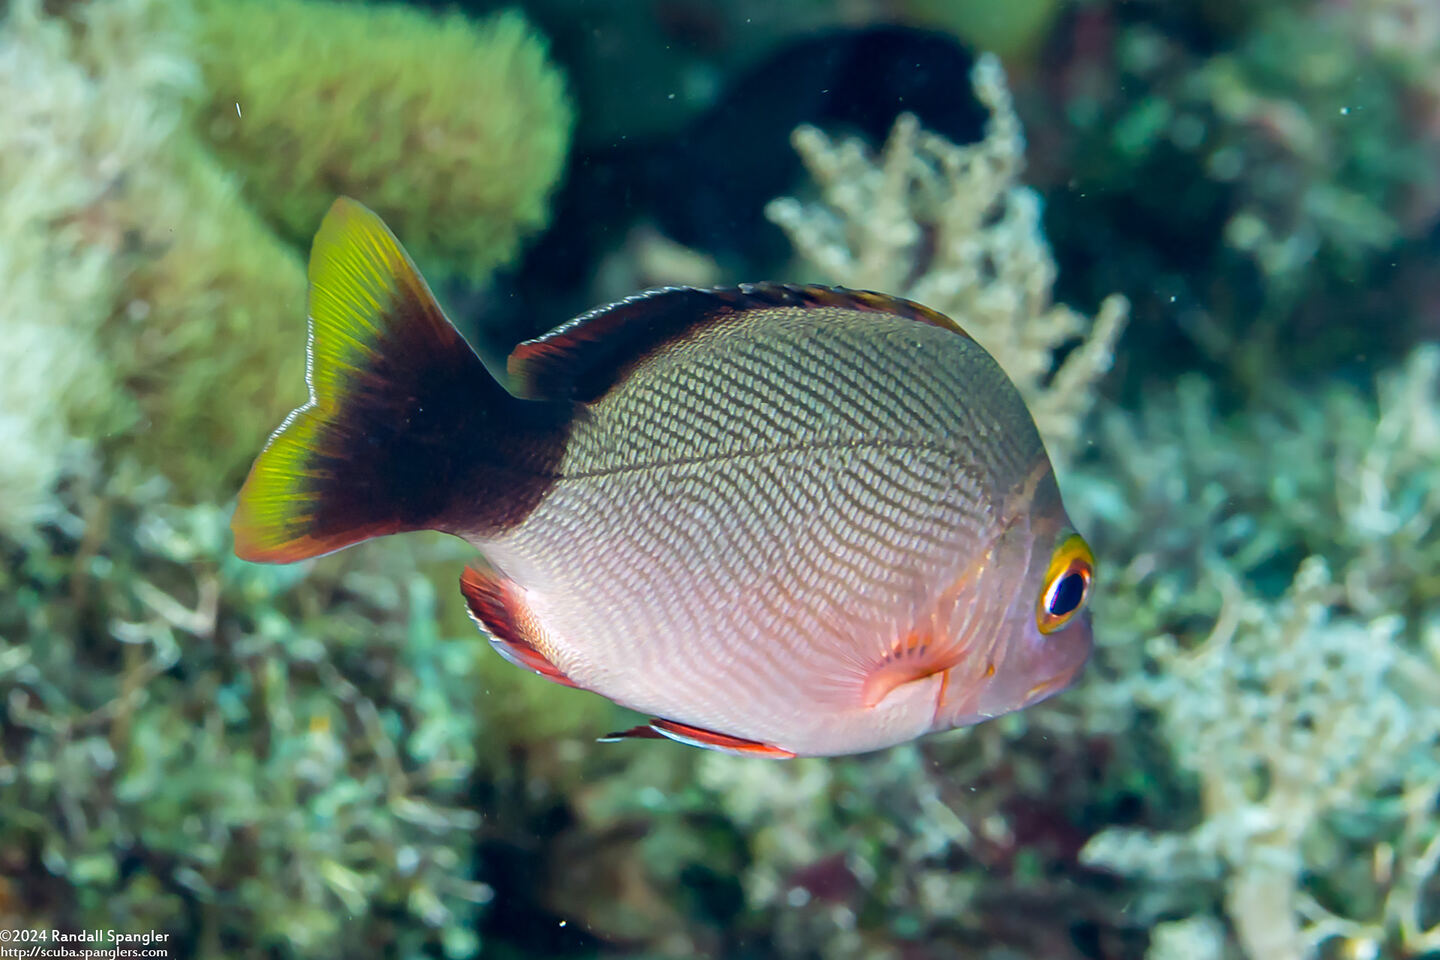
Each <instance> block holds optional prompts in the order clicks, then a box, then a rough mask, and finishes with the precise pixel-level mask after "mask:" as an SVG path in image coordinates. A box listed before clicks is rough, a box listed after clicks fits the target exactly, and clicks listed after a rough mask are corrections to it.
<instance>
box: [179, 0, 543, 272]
mask: <svg viewBox="0 0 1440 960" xmlns="http://www.w3.org/2000/svg"><path fill="white" fill-rule="evenodd" d="M199 10H200V13H199V17H198V21H199V39H198V47H197V53H196V56H197V58H198V60H199V62H200V65H201V67H202V69H203V72H204V77H205V90H206V98H205V102H204V104H203V105H201V107H200V108H199V110H198V118H197V122H198V128H199V130H200V133H201V135H202V136H203V137H204V138H205V140H206V141H207V142H208V143H209V144H210V145H211V146H212V148H213V149H214V151H215V153H216V154H217V155H218V156H219V158H220V159H221V161H222V162H224V163H225V164H226V165H227V166H228V167H229V168H230V169H233V170H235V171H236V172H237V173H238V175H239V177H240V180H241V182H242V185H243V191H244V193H245V196H246V198H247V199H248V200H249V201H250V202H251V203H253V204H254V205H255V206H256V207H257V208H258V209H259V210H260V211H261V212H262V213H263V215H264V216H265V217H266V219H267V220H268V221H269V222H270V223H272V224H273V225H274V226H275V227H276V228H277V229H278V230H280V231H281V232H282V233H283V234H284V235H285V236H287V237H289V238H291V239H292V240H295V241H297V242H305V241H308V239H309V237H310V235H311V233H313V232H314V229H315V225H316V224H317V223H319V222H320V217H321V216H322V215H323V214H324V213H325V210H326V209H327V208H328V207H329V206H330V202H331V201H332V200H334V198H335V196H336V194H348V195H352V196H355V197H359V198H362V199H363V200H364V202H365V203H366V205H368V206H370V207H371V208H372V209H374V210H375V211H376V212H377V213H379V214H380V215H381V216H382V217H384V218H385V220H386V221H387V222H388V223H389V224H390V226H391V228H392V229H394V230H395V231H396V232H397V233H398V234H399V235H400V236H403V237H404V238H405V242H406V245H407V247H408V248H409V249H410V250H411V251H412V252H413V254H414V256H415V257H416V258H417V259H418V260H420V261H421V263H422V264H424V265H425V267H426V268H427V269H430V270H432V271H434V270H439V269H448V270H452V271H456V272H459V273H463V274H465V275H466V276H467V277H469V278H471V279H474V280H483V279H484V278H485V277H486V276H487V275H488V274H489V272H490V271H491V270H492V269H493V268H494V267H495V266H496V265H498V264H501V263H504V262H506V261H507V260H509V259H510V258H511V257H512V256H513V255H514V253H515V252H516V250H517V249H518V247H519V243H520V240H521V238H523V237H524V236H526V235H527V234H530V233H533V232H534V231H535V230H536V229H538V228H539V227H541V226H543V225H544V223H545V220H546V215H547V209H546V199H547V195H548V193H549V190H550V187H551V186H552V185H553V184H554V182H555V180H556V179H557V178H558V177H559V175H560V171H561V168H562V165H563V163H564V160H565V153H566V148H567V146H568V144H569V137H570V127H571V124H572V112H571V108H570V104H569V101H568V100H567V99H566V96H565V90H564V81H563V79H562V78H561V76H560V74H559V72H558V71H557V70H556V69H555V68H554V67H553V66H552V65H551V64H550V63H549V62H548V60H547V59H546V54H545V45H544V43H543V42H542V41H541V40H540V38H539V37H538V36H537V35H536V34H535V33H533V32H532V31H531V29H530V27H529V26H528V25H527V24H526V22H525V20H524V19H523V18H522V17H521V16H520V15H519V14H517V13H507V14H503V15H500V16H497V17H495V18H494V19H492V20H490V21H489V22H487V23H485V24H483V25H481V26H476V25H475V24H473V23H472V22H471V21H470V20H468V19H466V18H465V17H463V16H461V15H460V14H458V13H452V14H450V15H448V16H444V17H438V18H431V17H428V16H426V15H424V14H423V13H421V12H420V11H417V10H415V9H414V8H412V7H405V6H399V5H394V6H379V5H354V4H341V3H333V2H325V0H284V2H278V3H277V2H272V0H204V2H201V3H200V4H199Z"/></svg>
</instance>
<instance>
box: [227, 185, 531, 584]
mask: <svg viewBox="0 0 1440 960" xmlns="http://www.w3.org/2000/svg"><path fill="white" fill-rule="evenodd" d="M309 308H310V309H309V312H310V341H309V348H308V349H309V364H308V368H307V373H306V380H307V381H308V383H309V387H310V399H309V400H308V401H307V402H306V403H305V405H304V406H302V407H300V408H299V409H298V410H296V411H295V412H294V413H292V414H291V415H290V416H289V417H288V418H286V420H285V422H284V423H283V424H281V426H280V429H278V430H277V431H275V434H274V435H273V436H272V437H271V438H270V442H269V443H268V444H267V445H266V447H265V449H264V451H263V452H262V453H261V454H260V456H259V458H258V459H256V461H255V465H254V466H253V467H252V468H251V469H250V476H249V477H248V478H247V479H246V481H245V485H244V487H242V488H241V490H240V499H239V503H238V505H237V506H236V509H235V516H234V518H233V519H232V521H231V529H232V530H233V531H234V534H235V552H236V553H237V554H238V555H239V556H240V557H242V558H243V559H246V560H255V561H262V562H268V563H290V562H293V561H296V560H303V559H306V558H308V557H315V556H319V555H320V554H324V553H329V552H331V551H333V550H338V549H340V548H341V547H345V546H349V545H350V544H352V543H357V542H359V541H361V540H366V539H369V538H371V537H378V536H383V535H385V534H390V533H400V532H403V531H407V530H422V529H438V530H447V531H450V532H466V531H467V530H471V529H476V528H483V527H485V526H486V525H491V526H493V525H494V523H495V522H496V521H497V518H503V517H504V516H507V515H510V514H513V513H514V512H515V511H516V510H522V511H523V510H524V507H525V504H526V503H527V502H529V501H530V500H533V499H534V495H535V490H534V489H533V487H534V486H535V484H536V483H539V482H541V481H540V480H539V479H537V478H538V477H539V475H541V474H543V473H544V465H545V463H546V462H548V460H550V459H551V458H550V457H548V456H547V451H546V449H536V447H537V446H538V447H541V448H544V447H546V445H547V444H551V445H553V442H554V441H555V437H554V436H550V435H549V434H553V433H554V431H553V430H551V431H544V432H542V433H541V434H537V433H535V432H533V431H531V432H526V427H527V425H533V424H534V423H535V421H536V419H537V417H536V411H535V410H534V409H533V408H534V407H536V406H537V405H536V404H534V403H528V402H526V401H522V400H517V399H516V398H514V397H512V396H511V395H510V394H509V393H508V392H506V391H505V390H504V389H503V388H502V387H501V386H500V384H498V383H496V382H495V380H494V378H492V377H491V376H490V373H489V372H488V371H487V370H486V369H485V367H484V365H483V364H482V363H481V362H480V359H479V358H478V357H477V356H476V355H475V353H474V351H473V350H471V349H470V345H469V344H467V343H466V342H465V339H464V338H463V337H461V336H460V333H459V331H457V330H456V329H455V328H454V327H453V326H452V325H451V324H450V321H449V320H448V319H446V317H445V314H444V312H443V311H442V310H441V309H440V306H439V304H438V303H436V301H435V298H434V296H433V295H432V294H431V293H430V289H429V287H428V286H426V284H425V280H424V278H422V277H421V276H420V273H419V271H418V270H416V268H415V265H414V264H413V263H412V262H411V261H410V258H409V257H408V256H407V255H406V253H405V251H404V249H403V248H402V247H401V246H400V243H399V241H397V240H396V239H395V237H394V235H393V234H391V233H390V231H389V229H387V228H386V226H385V224H384V223H383V222H382V221H381V220H380V218H379V217H377V216H376V215H375V214H374V213H372V212H370V211H369V210H368V209H366V208H365V207H364V206H362V205H361V204H359V203H356V202H355V201H353V200H349V199H346V198H343V197H342V198H341V199H339V200H336V201H335V203H334V205H333V206H332V207H331V208H330V212H329V213H328V214H326V216H325V220H324V222H323V223H322V224H321V225H320V231H319V232H318V233H317V234H316V235H315V243H314V246H313V248H312V249H311V253H310V303H309ZM541 419H548V420H552V421H553V420H554V419H555V418H554V417H553V416H551V417H548V418H545V417H542V418H541ZM522 454H523V455H522ZM517 460H518V461H519V462H520V463H521V465H522V466H523V467H524V468H525V469H520V470H518V471H517V469H516V462H515V461H517ZM506 461H510V462H508V463H507V462H506ZM507 467H508V469H507Z"/></svg>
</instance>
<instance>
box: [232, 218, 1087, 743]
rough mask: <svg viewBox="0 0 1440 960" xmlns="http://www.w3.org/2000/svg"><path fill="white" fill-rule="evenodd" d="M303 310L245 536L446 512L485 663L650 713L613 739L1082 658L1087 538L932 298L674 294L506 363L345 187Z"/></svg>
mask: <svg viewBox="0 0 1440 960" xmlns="http://www.w3.org/2000/svg"><path fill="white" fill-rule="evenodd" d="M309 310H310V341H309V370H308V376H307V380H308V383H309V387H310V399H309V400H308V401H307V402H306V403H305V404H304V406H302V407H300V408H299V409H298V410H296V411H295V412H294V413H292V414H291V415H290V416H289V417H288V418H287V419H286V420H285V422H284V423H283V424H282V425H281V426H280V428H279V429H278V430H277V431H276V432H275V434H274V435H273V436H272V437H271V439H270V441H269V443H268V445H267V446H266V447H265V449H264V451H263V452H262V453H261V454H260V456H259V458H258V459H257V460H256V462H255V465H254V467H253V468H252V469H251V472H250V475H249V478H248V479H247V480H246V482H245V486H244V488H243V489H242V490H241V492H240V497H239V503H238V506H237V508H236V511H235V516H234V520H233V524H232V527H233V530H234V534H235V550H236V553H238V554H239V555H240V556H241V557H243V558H245V559H247V560H255V561H264V562H272V563H288V562H292V561H297V560H302V559H305V558H308V557H314V556H318V555H320V554H324V553H329V552H331V551H333V550H338V549H340V548H342V547H345V546H348V545H350V544H353V543H357V542H359V541H361V540H365V539H368V538H371V537H378V536H383V535H386V534H393V533H400V532H403V531H409V530H426V529H429V530H443V531H445V532H447V533H451V534H454V535H456V536H459V537H463V538H464V539H466V540H467V541H469V542H470V543H471V544H473V545H474V546H475V547H476V548H477V549H478V550H479V552H480V554H481V556H482V557H483V563H481V564H478V565H476V566H474V567H471V568H469V569H467V570H466V571H465V573H464V575H463V576H462V578H461V581H460V587H461V591H462V593H463V594H464V597H465V601H466V603H467V604H468V607H469V610H470V613H471V615H472V616H473V618H474V619H475V621H476V623H477V624H478V625H479V626H480V628H481V629H482V630H483V632H484V633H485V634H486V635H487V636H488V637H489V639H490V641H491V643H492V644H493V645H494V647H495V649H496V650H498V651H499V652H500V654H501V655H502V656H504V657H505V658H506V659H507V660H509V661H511V662H512V663H515V664H517V665H519V666H521V667H524V668H526V669H529V670H532V671H534V672H535V673H538V674H540V675H542V676H544V677H547V678H549V679H550V680H553V681H555V682H556V683H561V684H566V685H569V686H572V687H579V688H582V689H585V690H591V691H594V692H596V693H600V694H602V695H604V696H606V697H608V698H610V699H611V700H613V701H615V702H616V703H619V704H621V705H623V706H626V707H630V708H632V709H635V710H638V711H642V712H644V713H648V714H653V715H654V719H652V720H650V721H649V723H648V724H644V725H641V726H639V727H636V728H634V729H632V730H626V731H623V732H621V733H617V734H612V735H611V736H610V737H608V738H604V739H620V738H625V737H661V736H663V737H669V738H672V739H675V740H679V741H682V742H685V743H691V744H695V745H697V746H702V747H711V748H715V749H720V750H727V751H731V752H735V753H740V754H748V755H757V756H770V757H791V756H797V755H837V754H849V753H858V752H862V751H867V750H873V749H878V748H881V747H886V746H890V745H893V744H897V743H901V742H904V741H907V740H910V739H912V738H914V737H917V736H919V735H921V734H924V733H928V732H931V731H938V730H946V729H950V728H952V727H957V726H962V725H965V724H969V723H974V722H977V721H979V720H982V719H985V718H987V717H993V716H996V715H998V714H1002V713H1006V712H1009V711H1012V710H1016V709H1019V708H1021V707H1023V706H1025V705H1027V704H1031V703H1034V702H1035V701H1037V700H1040V699H1043V698H1045V697H1047V696H1049V695H1051V694H1053V693H1055V692H1057V691H1058V690H1060V689H1062V688H1064V687H1065V686H1067V685H1068V684H1069V683H1070V682H1071V681H1072V680H1073V679H1074V677H1075V676H1076V674H1077V673H1078V672H1079V671H1080V669H1081V667H1082V666H1083V664H1084V662H1085V660H1086V659H1087V657H1088V656H1089V653H1090V649H1091V635H1090V625H1089V622H1088V615H1087V614H1086V613H1084V612H1083V610H1084V606H1085V601H1086V599H1087V595H1088V593H1089V591H1090V584H1091V579H1092V575H1093V570H1094V560H1093V558H1092V556H1091V553H1090V550H1089V548H1088V547H1087V546H1086V544H1085V541H1084V540H1083V539H1081V537H1080V536H1079V535H1078V534H1077V533H1076V532H1075V531H1074V529H1073V527H1072V526H1071V524H1070V522H1069V520H1068V518H1067V517H1066V514H1065V509H1064V507H1063V505H1062V504H1061V500H1060V493H1059V490H1058V488H1057V486H1056V483H1055V477H1054V474H1053V472H1052V469H1051V465H1050V461H1049V458H1048V457H1047V456H1046V453H1045V449H1044V446H1043V445H1042V443H1041V440H1040V437H1039V435H1038V434H1037V432H1036V429H1035V425H1034V423H1033V421H1032V420H1031V418H1030V415H1029V413H1028V411H1027V410H1026V409H1025V405H1024V403H1023V402H1022V400H1021V398H1020V396H1019V394H1018V393H1017V391H1016V389H1015V387H1014V385H1013V384H1011V382H1010V381H1009V380H1008V379H1007V378H1006V376H1005V374H1004V373H1003V372H1002V371H1001V370H1000V367H999V366H998V365H997V364H996V363H995V361H994V360H993V359H992V358H991V357H990V356H989V355H988V354H987V353H986V352H985V351H984V350H983V349H982V348H981V347H980V346H979V344H977V343H976V342H975V341H974V340H972V339H971V338H970V337H969V336H967V335H966V334H965V333H964V332H963V331H962V330H961V329H960V327H959V326H957V325H956V324H955V323H954V322H953V321H951V320H950V319H948V318H947V317H944V316H942V315H941V314H939V313H936V312H935V311H932V310H930V309H927V308H926V307H923V306H920V305H919V304H915V303H911V302H909V301H905V300H901V299H898V298H894V297H888V296H884V295H881V294H877V293H865V292H857V291H850V290H843V289H836V288H828V287H819V286H792V285H786V284H764V283H762V284H748V285H742V286H738V287H733V288H728V289H714V290H700V289H693V288H666V289H662V290H655V291H651V292H648V293H643V294H639V295H636V296H633V297H630V298H628V299H625V300H622V301H620V302H619V303H615V304H612V305H610V306H607V307H602V308H599V309H596V310H594V311H592V312H590V313H587V314H585V315H583V316H581V317H578V318H576V319H574V320H571V321H569V322H568V323H565V324H563V325H561V326H560V327H558V328H556V329H555V330H553V331H551V332H550V333H548V334H546V335H544V336H542V337H539V338H537V339H534V340H530V341H527V342H525V343H522V344H520V345H519V346H518V347H516V348H515V349H514V351H513V352H512V353H511V354H510V356H509V359H508V362H507V368H506V372H505V376H506V379H507V382H505V383H503V384H502V383H501V382H499V380H497V378H496V377H495V376H493V375H492V374H491V373H490V372H489V370H487V368H486V367H485V366H484V365H483V364H482V363H481V361H480V360H479V358H478V357H477V356H476V354H475V353H474V352H473V351H472V350H471V348H470V347H469V345H468V344H467V343H466V342H465V340H464V339H463V338H462V337H461V335H460V334H459V332H458V331H456V329H455V328H454V327H453V326H452V325H451V324H450V322H449V320H448V319H447V318H446V317H445V315H444V313H443V312H442V310H441V308H440V306H439V305H438V304H437V303H436V301H435V298H434V297H433V296H432V295H431V293H430V290H429V288H428V287H427V286H426V283H425V281H424V279H423V278H422V277H421V276H420V274H419V272H418V271H417V270H416V268H415V266H414V264H413V263H412V262H411V261H410V259H409V257H408V256H407V255H406V253H405V251H404V250H403V248H402V247H401V246H400V244H399V242H398V241H397V240H396V239H395V237H394V236H393V235H392V234H391V233H390V232H389V230H388V229H387V228H386V227H385V225H384V224H383V223H382V222H381V221H380V219H379V218H378V217H377V216H375V215H374V214H373V213H371V212H370V211H369V210H367V209H366V208H365V207H363V206H361V205H360V204H358V203H356V202H354V201H352V200H348V199H345V198H341V199H340V200H337V201H336V202H335V205H334V206H333V207H332V208H331V210H330V212H329V214H328V215H327V216H326V217H325V220H324V222H323V223H322V224H321V227H320V230H319V233H318V234H317V235H316V237H315V242H314V247H313V249H312V252H311V258H310V300H309Z"/></svg>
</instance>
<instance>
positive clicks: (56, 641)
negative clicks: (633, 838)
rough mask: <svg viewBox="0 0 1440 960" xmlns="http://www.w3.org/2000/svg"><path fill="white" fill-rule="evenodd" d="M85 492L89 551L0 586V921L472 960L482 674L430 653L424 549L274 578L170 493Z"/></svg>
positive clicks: (78, 536)
mask: <svg viewBox="0 0 1440 960" xmlns="http://www.w3.org/2000/svg"><path fill="white" fill-rule="evenodd" d="M101 484H104V485H103V486H100V485H101ZM70 491H71V495H70V496H69V497H67V504H68V506H69V507H70V509H71V510H84V511H85V514H86V515H85V516H84V517H83V518H80V517H77V518H76V523H75V524H74V529H75V531H76V533H75V535H74V536H56V537H54V538H52V540H51V541H50V545H49V548H48V549H45V548H41V547H39V546H32V547H31V548H29V549H28V550H26V551H25V552H24V553H23V554H17V552H16V551H15V550H14V548H13V547H11V546H10V545H8V544H7V545H5V546H4V551H5V552H4V556H5V559H6V563H5V564H4V566H3V568H0V570H3V573H0V577H3V580H0V597H3V599H0V637H4V638H6V639H4V640H3V641H0V691H3V703H4V704H5V707H4V711H5V712H4V717H5V720H4V725H3V729H4V731H5V735H4V739H3V743H0V809H3V810H5V811H6V813H5V815H4V816H3V817H0V874H3V875H4V876H6V877H15V878H21V879H18V880H11V881H9V882H8V884H7V889H6V890H5V891H4V893H5V896H3V897H0V903H4V904H6V906H4V907H0V913H3V914H5V915H6V919H7V922H9V923H11V924H12V925H14V924H17V923H19V922H20V921H22V920H23V921H25V922H26V923H28V924H29V925H31V926H38V925H43V926H45V927H47V928H58V929H89V928H94V927H97V926H99V927H111V928H116V929H122V930H134V929H154V930H166V931H169V932H171V934H172V935H173V936H175V937H176V938H177V939H178V940H179V941H180V943H179V945H178V946H177V948H176V949H179V950H183V951H185V952H186V953H187V954H188V955H197V956H216V955H221V954H222V953H223V954H224V955H227V956H236V955H239V956H256V955H266V951H269V950H277V949H283V950H284V951H286V952H287V953H288V955H296V956H314V957H323V956H336V957H339V956H353V955H355V954H356V953H360V952H365V951H366V949H367V946H366V945H367V944H370V943H373V942H377V941H383V942H388V943H392V944H394V945H395V947H396V949H398V950H400V951H401V952H402V954H409V953H411V952H413V951H415V950H417V949H419V948H420V947H421V946H423V945H427V944H428V945H430V946H432V947H434V948H437V949H438V948H440V947H441V946H443V947H444V950H445V952H446V954H447V955H449V956H456V957H462V956H469V955H471V954H473V953H474V951H475V948H476V943H475V937H474V932H473V926H474V924H473V917H474V915H475V912H476V911H477V910H478V909H479V907H480V905H482V904H483V903H484V902H485V901H486V900H487V899H488V898H489V897H490V896H491V892H490V890H489V888H487V887H485V886H484V885H483V884H478V883H475V882H472V881H470V880H468V879H467V877H468V875H469V871H470V870H471V868H472V864H471V862H470V859H469V857H470V854H469V850H470V839H469V838H470V837H471V835H472V832H473V828H474V826H475V822H476V817H475V814H474V813H473V812H471V811H469V810H465V809H463V808H462V807H461V803H462V800H463V796H464V789H465V785H466V782H467V781H466V778H467V774H468V773H469V771H470V770H471V767H472V764H473V762H474V744H475V742H476V738H477V730H476V727H475V720H474V719H473V718H475V717H476V716H477V711H476V710H475V709H474V701H475V698H476V696H477V695H478V691H477V689H476V686H475V682H474V677H475V672H474V658H475V657H476V656H477V655H478V654H481V653H482V652H484V651H483V649H482V648H483V643H482V642H479V641H478V638H476V637H474V636H473V634H468V633H467V635H466V636H465V637H464V639H463V640H462V641H452V640H449V639H447V638H446V637H444V636H443V635H442V634H440V633H439V632H438V631H437V629H436V626H435V622H436V616H435V607H436V598H435V592H434V589H433V588H432V587H431V586H430V583H429V581H428V580H427V579H426V578H425V576H423V575H422V574H420V573H416V572H415V571H414V567H415V564H416V561H417V559H422V558H423V557H424V556H425V555H426V549H427V548H425V547H424V545H423V544H422V545H420V546H419V547H418V548H415V549H407V547H406V545H405V544H403V543H402V544H396V545H393V546H392V547H391V548H390V549H389V550H388V551H385V550H382V551H373V552H368V553H361V552H356V553H354V554H351V555H346V556H345V557H343V558H336V560H334V561H331V562H329V563H328V564H326V565H324V566H323V567H319V568H315V569H308V568H307V567H291V568H262V567H256V566H252V565H249V564H245V563H242V562H240V561H238V560H236V559H235V558H234V557H233V556H232V555H231V553H230V543H229V535H228V532H227V525H226V516H225V513H224V511H222V510H221V509H219V508H216V507H212V506H199V507H191V508H184V509H182V508H177V507H173V506H171V505H168V504H167V503H165V502H164V495H165V485H164V484H163V483H155V482H141V481H140V478H138V477H137V476H135V475H133V474H130V473H128V472H123V471H122V473H120V474H117V475H114V476H112V477H110V478H109V479H108V480H106V481H101V480H100V479H99V478H98V476H96V475H93V474H92V475H89V476H85V475H82V476H81V478H80V479H79V480H77V481H76V482H75V483H74V484H72V486H71V487H70ZM403 918H409V919H408V921H405V920H403ZM177 955H178V954H177Z"/></svg>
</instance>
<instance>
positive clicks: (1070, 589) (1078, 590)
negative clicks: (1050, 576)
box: [1050, 573, 1085, 617]
mask: <svg viewBox="0 0 1440 960" xmlns="http://www.w3.org/2000/svg"><path fill="white" fill-rule="evenodd" d="M1083 599H1085V578H1084V577H1082V576H1080V574H1078V573H1067V574H1065V576H1063V577H1061V578H1060V582H1059V583H1057V584H1055V589H1054V590H1053V591H1051V593H1050V616H1052V617H1063V616H1065V615H1066V614H1070V613H1074V612H1075V608H1076V607H1078V606H1080V601H1081V600H1083Z"/></svg>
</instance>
